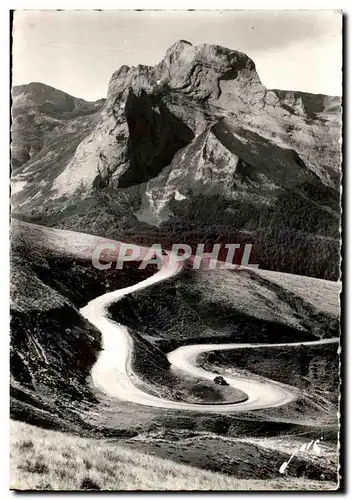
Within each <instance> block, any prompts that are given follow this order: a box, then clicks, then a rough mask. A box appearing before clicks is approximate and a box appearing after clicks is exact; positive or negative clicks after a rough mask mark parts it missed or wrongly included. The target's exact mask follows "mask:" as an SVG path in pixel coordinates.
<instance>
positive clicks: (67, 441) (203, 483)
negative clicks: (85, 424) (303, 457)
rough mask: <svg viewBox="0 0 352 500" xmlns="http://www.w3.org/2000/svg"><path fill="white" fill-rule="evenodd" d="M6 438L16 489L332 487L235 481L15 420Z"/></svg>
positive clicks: (301, 481) (331, 485)
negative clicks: (8, 439)
mask: <svg viewBox="0 0 352 500" xmlns="http://www.w3.org/2000/svg"><path fill="white" fill-rule="evenodd" d="M11 436H12V452H11V487H12V488H13V489H19V490H25V489H29V490H33V489H38V490H48V489H51V490H79V489H81V490H85V489H101V490H154V491H155V490H213V491H214V490H215V491H219V490H301V489H304V490H318V491H322V490H333V489H336V483H335V482H334V481H333V480H330V481H326V480H321V481H316V480H313V479H309V478H308V479H307V478H303V477H301V478H297V477H296V478H295V477H287V476H284V477H274V478H272V479H266V480H263V479H255V478H251V479H250V480H247V479H239V478H237V477H234V476H233V475H230V474H220V473H214V472H211V471H206V470H202V469H199V468H197V467H194V466H186V465H180V464H177V463H175V462H173V461H171V460H166V459H162V458H159V457H157V456H150V455H145V454H142V453H139V452H137V451H135V450H130V449H127V448H123V447H120V446H116V445H115V444H114V443H108V442H103V441H97V440H93V439H82V438H79V437H76V436H68V435H66V434H61V433H58V432H53V431H44V430H42V429H38V428H36V427H32V426H29V425H26V424H23V423H18V422H16V423H15V422H13V423H12V424H11ZM279 455H280V453H279ZM280 459H282V458H281V457H280V458H279V460H280ZM276 461H277V460H276ZM254 477H255V476H254Z"/></svg>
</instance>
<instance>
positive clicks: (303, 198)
mask: <svg viewBox="0 0 352 500" xmlns="http://www.w3.org/2000/svg"><path fill="white" fill-rule="evenodd" d="M101 105H102V103H100V104H99V105H98V107H99V106H101ZM17 106H20V104H16V102H14V106H13V110H14V115H16V113H17V111H16V108H17ZM59 107H60V109H61V108H62V110H66V108H67V104H66V100H63V101H62V103H61V101H60V106H59ZM78 108H79V109H81V108H80V107H79V106H78ZM20 109H22V108H21V106H20ZM75 109H76V108H75ZM94 109H95V108H94ZM22 111H23V113H22V114H23V115H24V116H27V114H28V112H27V111H26V109H24V110H23V109H22ZM50 112H51V113H52V110H51V111H50ZM55 113H56V111H55ZM55 113H54V114H55ZM65 113H67V111H65ZM69 113H72V111H70V112H69ZM77 120H78V121H79V120H85V124H84V126H82V125H81V124H80V125H79V131H77V129H76V128H75V126H76V125H74V126H72V130H73V129H74V132H72V133H73V135H70V139H68V142H67V143H66V141H63V140H62V139H60V141H59V143H57V144H56V143H54V142H53V143H51V145H50V151H49V150H48V149H46V150H44V152H45V151H46V152H45V154H44V153H43V150H41V151H42V153H39V154H38V156H36V155H34V156H33V158H30V160H27V163H25V165H26V167H25V169H22V170H21V171H20V172H19V173H18V174H17V173H16V175H14V177H13V181H14V183H15V184H14V185H15V186H17V187H16V190H17V189H18V192H17V193H16V194H15V195H14V197H13V209H14V213H15V214H17V216H18V217H19V218H22V219H26V220H28V221H32V222H39V223H41V224H44V225H49V226H56V227H61V228H65V229H74V230H80V231H86V232H91V233H92V232H93V233H94V234H99V235H103V234H104V235H106V236H107V237H110V238H117V237H124V238H125V239H126V238H127V239H129V240H131V241H132V240H133V241H136V242H140V243H143V242H148V243H149V242H150V241H152V240H153V242H154V240H155V239H156V238H158V239H159V241H160V240H161V241H163V242H165V243H170V242H173V243H174V242H179V241H181V242H190V243H193V242H195V241H196V242H197V243H198V242H209V243H214V242H218V241H221V242H230V243H233V242H235V243H238V242H239V243H242V242H252V243H253V244H254V251H255V259H256V262H258V263H259V264H260V267H261V268H264V269H269V270H274V271H281V272H288V273H294V274H301V275H308V276H313V277H317V278H324V279H329V280H336V279H338V277H339V274H340V270H339V260H340V259H339V249H340V241H339V238H340V227H339V226H340V177H341V173H340V164H341V145H340V136H341V103H340V99H339V98H337V97H330V96H323V95H313V94H307V93H303V92H297V91H294V92H293V91H284V90H268V89H266V88H265V87H264V86H263V85H262V83H261V82H260V78H259V76H258V74H257V72H256V68H255V64H254V62H253V61H252V60H251V59H250V58H249V57H247V56H246V55H245V54H242V53H240V52H236V51H234V50H230V49H227V48H224V47H219V46H215V45H207V44H203V45H200V46H196V47H194V46H192V45H191V44H190V43H189V42H186V41H182V40H181V41H179V42H177V43H175V44H174V45H173V46H172V47H170V48H169V49H168V51H167V52H166V55H165V57H164V59H163V60H162V61H161V62H160V63H159V64H157V65H156V66H154V67H149V66H142V65H138V66H137V67H131V68H130V67H128V66H122V67H121V68H120V69H118V70H117V71H116V72H115V73H114V74H113V76H112V77H111V80H110V83H109V87H108V94H107V98H106V101H105V103H104V104H103V107H102V109H101V111H100V112H99V113H93V114H92V115H89V116H88V117H87V116H84V117H80V118H75V119H73V121H72V119H71V120H69V121H68V123H71V122H72V123H73V122H74V123H77V124H78V121H77ZM31 130H34V129H33V127H31ZM66 132H67V130H66V129H65V134H66ZM70 134H71V133H70ZM75 134H78V135H75ZM81 134H83V135H81ZM34 135H35V136H36V137H35V140H37V139H36V138H37V136H38V134H34ZM83 136H84V137H83ZM65 137H66V136H65ZM71 139H72V141H71ZM20 142H23V141H20ZM27 142H28V144H29V143H31V142H32V139H29V140H28V141H27ZM34 142H35V141H34ZM63 146H64V147H63ZM26 147H27V146H26ZM17 156H18V155H17ZM19 156H20V155H19ZM303 255H304V258H302V256H303Z"/></svg>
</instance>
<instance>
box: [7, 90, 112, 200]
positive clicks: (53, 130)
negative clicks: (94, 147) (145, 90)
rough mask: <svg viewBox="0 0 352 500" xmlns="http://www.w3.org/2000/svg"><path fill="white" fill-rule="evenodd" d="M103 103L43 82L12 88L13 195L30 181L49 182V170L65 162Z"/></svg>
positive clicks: (31, 182) (96, 118)
mask: <svg viewBox="0 0 352 500" xmlns="http://www.w3.org/2000/svg"><path fill="white" fill-rule="evenodd" d="M103 104H104V100H103V99H101V100H100V101H96V102H87V101H84V100H83V99H78V98H76V97H72V96H70V95H69V94H66V93H65V92H62V91H61V90H57V89H55V88H53V87H50V86H48V85H44V84H42V83H36V82H34V83H30V84H28V85H18V86H15V87H13V88H12V126H11V134H12V145H11V166H12V194H13V195H14V196H15V195H16V193H17V192H18V191H21V190H22V189H23V187H24V186H27V188H28V187H29V184H33V185H35V186H38V185H40V186H47V185H49V186H50V175H49V174H50V171H52V170H53V172H51V175H52V176H55V172H57V170H56V169H57V168H58V164H62V165H65V162H66V161H67V159H68V158H70V155H73V154H74V152H75V150H76V148H77V146H78V144H79V143H80V142H81V141H82V140H83V139H84V138H85V137H86V136H87V135H88V134H89V133H90V131H91V129H92V128H93V127H94V126H95V124H96V123H97V120H98V118H99V113H100V110H101V108H102V106H103ZM43 165H45V175H43V174H44V172H43ZM28 171H29V173H30V175H29V176H27V173H28ZM28 177H29V178H30V180H28ZM34 194H36V193H34ZM14 200H16V197H15V198H14Z"/></svg>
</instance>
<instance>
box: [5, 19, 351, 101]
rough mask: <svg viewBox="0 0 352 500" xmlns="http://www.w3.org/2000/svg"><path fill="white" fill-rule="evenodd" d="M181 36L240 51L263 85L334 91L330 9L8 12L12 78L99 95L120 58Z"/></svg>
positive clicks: (337, 51) (146, 56) (336, 68)
mask: <svg viewBox="0 0 352 500" xmlns="http://www.w3.org/2000/svg"><path fill="white" fill-rule="evenodd" d="M181 38H182V39H184V40H188V41H190V42H191V43H193V44H194V45H198V44H201V43H204V42H205V43H213V44H218V45H223V46H225V47H229V48H231V49H235V50H239V51H241V52H245V53H246V54H247V55H248V56H249V57H251V58H252V59H253V60H254V62H255V64H256V67H257V71H258V74H259V76H260V78H261V81H262V83H263V84H264V85H266V86H267V87H268V88H279V89H285V90H303V91H307V92H313V93H324V94H330V95H341V92H342V89H341V65H342V62H341V60H342V56H341V46H342V37H341V15H340V13H338V12H333V11H197V12H194V11H178V12H177V11H159V12H158V11H142V12H139V11H101V12H100V11H16V13H15V19H14V33H13V40H14V41H13V76H12V78H13V84H14V85H19V84H23V83H29V82H33V81H36V82H43V83H46V84H48V85H52V86H53V87H56V88H58V89H61V90H64V91H65V92H68V93H69V94H72V95H74V96H76V97H82V98H84V99H87V100H95V99H99V98H101V97H105V96H106V90H107V85H108V82H109V79H110V77H111V75H112V73H113V72H114V71H115V70H116V69H118V68H119V67H120V66H121V65H122V64H127V65H129V66H132V65H137V64H149V65H154V64H157V63H158V62H159V61H160V60H161V59H162V58H163V55H164V54H165V51H166V49H167V48H168V47H169V46H170V45H172V44H173V43H174V42H175V41H177V40H179V39H181Z"/></svg>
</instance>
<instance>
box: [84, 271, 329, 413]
mask: <svg viewBox="0 0 352 500" xmlns="http://www.w3.org/2000/svg"><path fill="white" fill-rule="evenodd" d="M180 269H181V266H180V264H178V265H174V266H172V265H170V264H169V265H168V266H165V267H163V268H162V269H161V270H160V271H158V272H157V273H156V274H154V275H153V276H151V277H149V278H147V279H146V280H144V281H142V282H140V283H137V284H136V285H133V286H130V287H127V288H123V289H121V290H116V291H113V292H108V293H106V294H104V295H101V296H100V297H97V298H96V299H94V300H91V301H90V302H89V303H88V304H87V305H86V306H85V307H83V308H82V309H81V310H80V313H81V314H82V315H83V316H84V317H85V318H86V319H87V320H88V321H90V323H92V324H93V325H94V326H95V327H96V328H98V329H99V330H100V332H101V334H102V343H103V350H102V351H101V352H100V355H99V357H98V360H97V361H96V363H95V365H94V366H93V368H92V372H91V375H92V380H93V384H94V385H95V387H97V388H98V389H99V390H101V391H102V392H104V393H105V394H107V395H109V396H112V397H116V398H118V399H120V400H124V401H129V402H131V403H136V404H142V405H147V406H153V407H158V408H169V409H173V410H191V411H199V412H203V413H204V412H212V413H214V412H215V413H225V412H226V413H228V412H243V411H249V410H258V409H263V408H272V407H276V406H282V405H284V404H286V403H289V402H290V401H293V400H295V399H296V398H297V390H295V389H294V388H292V387H290V386H287V385H284V384H280V383H278V382H274V381H272V380H269V379H264V380H263V379H261V380H260V381H259V380H256V379H250V378H245V377H240V376H232V377H226V380H227V381H228V383H229V384H230V385H231V386H233V387H235V388H236V389H239V390H241V391H243V392H244V393H246V394H247V396H248V398H247V399H246V401H243V402H239V403H231V404H195V403H185V402H179V401H171V400H167V399H163V398H159V397H157V396H154V395H151V394H148V393H146V392H143V390H141V389H139V388H138V387H136V386H135V385H134V384H133V382H132V379H131V375H132V368H131V355H132V347H133V340H132V338H131V336H130V334H129V332H128V329H127V327H125V326H123V325H120V324H118V323H116V322H115V321H113V320H111V319H110V318H109V317H108V307H109V306H110V305H111V304H113V303H115V302H117V301H118V300H120V299H121V298H122V297H124V296H125V295H128V294H130V293H133V292H136V291H138V290H142V289H143V288H147V287H148V286H151V285H153V284H156V283H159V282H161V281H163V280H165V279H168V278H170V277H172V276H174V275H175V274H177V273H178V272H179V270H180ZM333 342H338V339H323V340H318V341H312V342H304V343H302V342H297V343H296V344H199V345H191V346H184V347H180V348H178V349H176V350H174V351H172V352H170V353H169V354H168V360H169V362H170V363H171V368H172V369H175V370H179V371H182V372H184V373H186V374H187V375H191V376H193V377H196V378H203V379H208V380H213V379H214V377H215V376H216V373H211V372H208V371H206V370H204V369H202V368H200V367H198V366H197V365H196V358H197V357H198V356H199V355H200V354H201V353H203V352H209V351H215V350H228V349H241V348H248V347H249V348H260V347H271V346H272V347H274V346H276V347H277V346H285V345H290V346H292V345H302V344H304V345H315V344H327V343H333Z"/></svg>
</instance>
